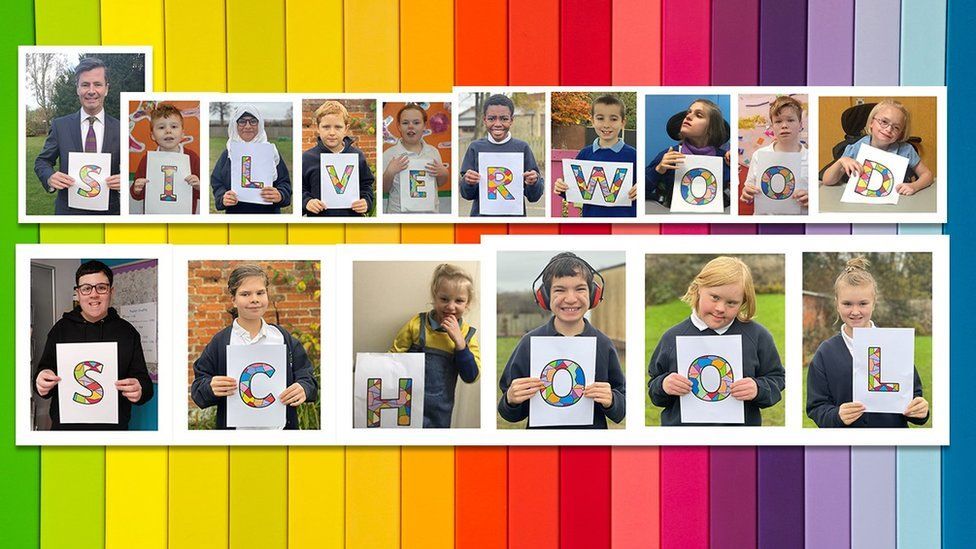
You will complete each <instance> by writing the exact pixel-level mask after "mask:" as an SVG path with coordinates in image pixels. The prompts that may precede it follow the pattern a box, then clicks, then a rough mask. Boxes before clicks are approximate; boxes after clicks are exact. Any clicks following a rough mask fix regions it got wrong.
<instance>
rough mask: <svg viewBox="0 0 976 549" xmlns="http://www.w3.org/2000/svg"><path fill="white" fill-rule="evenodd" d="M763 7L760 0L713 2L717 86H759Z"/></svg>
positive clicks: (713, 64) (714, 83) (713, 57)
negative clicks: (761, 9) (761, 12)
mask: <svg viewBox="0 0 976 549" xmlns="http://www.w3.org/2000/svg"><path fill="white" fill-rule="evenodd" d="M759 3H760V1H759V0H729V1H726V2H712V66H711V73H712V84H713V85H716V86H755V85H757V84H758V83H759V32H760V31H759ZM790 38H791V39H794V40H795V39H796V37H795V36H791V37H790Z"/></svg>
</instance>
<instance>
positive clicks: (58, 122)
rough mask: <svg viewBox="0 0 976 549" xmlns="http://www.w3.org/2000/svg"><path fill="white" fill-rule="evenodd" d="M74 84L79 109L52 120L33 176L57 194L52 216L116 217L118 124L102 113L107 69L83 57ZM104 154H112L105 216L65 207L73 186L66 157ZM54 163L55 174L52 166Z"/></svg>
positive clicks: (106, 181) (117, 211)
mask: <svg viewBox="0 0 976 549" xmlns="http://www.w3.org/2000/svg"><path fill="white" fill-rule="evenodd" d="M75 83H76V88H77V92H78V101H79V102H80V103H81V109H80V110H79V111H78V112H75V113H72V114H69V115H66V116H62V117H60V118H55V119H54V120H53V121H51V129H50V131H49V132H48V134H47V139H46V140H45V141H44V148H43V149H41V152H40V154H38V155H37V159H36V160H35V161H34V173H35V174H37V178H38V179H40V181H41V185H43V186H44V190H46V191H47V192H48V193H51V194H55V193H56V194H57V197H56V198H55V202H54V213H55V214H56V215H92V214H101V215H105V214H109V215H118V214H119V185H120V181H121V178H120V177H119V148H120V147H119V145H120V142H119V121H118V119H117V118H113V117H111V116H109V115H108V113H106V112H105V96H106V94H108V67H106V66H105V63H104V62H102V60H100V59H98V58H96V57H86V58H84V59H82V60H81V61H80V62H79V63H78V66H77V67H75ZM70 152H93V153H98V152H104V153H111V154H112V169H111V175H109V176H108V178H106V180H105V183H106V184H107V185H108V188H109V202H108V212H97V211H89V210H79V209H77V208H72V207H70V206H68V192H69V189H70V188H71V186H72V185H75V184H77V182H76V181H75V180H74V178H72V177H71V176H70V175H68V174H67V173H64V172H66V171H67V170H68V153H70ZM55 162H57V165H58V170H55V168H54V165H55Z"/></svg>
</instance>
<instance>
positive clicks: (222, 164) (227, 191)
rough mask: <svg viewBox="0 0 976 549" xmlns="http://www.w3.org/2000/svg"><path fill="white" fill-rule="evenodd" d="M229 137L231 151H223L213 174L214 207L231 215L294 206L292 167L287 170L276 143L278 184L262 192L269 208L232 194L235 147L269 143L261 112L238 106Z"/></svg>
mask: <svg viewBox="0 0 976 549" xmlns="http://www.w3.org/2000/svg"><path fill="white" fill-rule="evenodd" d="M227 134H228V139H227V148H226V149H224V150H223V151H221V153H220V158H218V159H217V163H216V164H215V165H214V169H213V173H212V174H210V186H211V188H212V190H213V196H214V206H215V207H216V208H217V209H218V210H225V211H226V212H227V213H229V214H245V213H270V214H276V213H280V212H281V208H284V207H285V206H288V205H289V204H291V178H290V177H289V176H288V166H285V163H284V162H283V161H282V160H281V156H280V155H279V154H278V147H277V146H275V144H274V143H271V146H272V147H274V165H275V170H276V175H275V180H274V184H273V185H272V186H271V187H264V188H263V189H261V198H263V199H265V200H267V201H268V202H269V204H252V203H250V202H239V201H238V200H237V193H235V192H234V191H232V190H231V189H232V188H233V187H231V181H230V172H231V170H230V156H229V152H230V145H231V143H268V133H267V132H266V131H265V130H264V117H262V116H261V112H260V111H258V108H257V107H256V106H254V105H251V104H241V105H237V106H236V107H234V112H233V113H232V114H231V117H230V123H229V124H228V125H227Z"/></svg>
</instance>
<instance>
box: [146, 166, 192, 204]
mask: <svg viewBox="0 0 976 549" xmlns="http://www.w3.org/2000/svg"><path fill="white" fill-rule="evenodd" d="M189 175H190V157H189V156H187V155H185V154H183V153H176V152H162V151H149V153H148V154H147V156H146V179H148V180H149V182H148V183H146V198H145V203H146V213H147V214H189V213H193V187H191V186H190V184H189V183H187V182H186V178H187V177H188V176H189Z"/></svg>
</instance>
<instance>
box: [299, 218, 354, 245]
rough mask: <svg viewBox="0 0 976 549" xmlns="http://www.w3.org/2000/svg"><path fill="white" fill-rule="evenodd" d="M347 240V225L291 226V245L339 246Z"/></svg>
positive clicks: (310, 224) (309, 224) (316, 224)
mask: <svg viewBox="0 0 976 549" xmlns="http://www.w3.org/2000/svg"><path fill="white" fill-rule="evenodd" d="M345 239H346V226H345V225H326V224H321V225H320V224H318V223H315V224H312V223H308V224H304V225H299V224H289V225H288V243H289V244H337V243H340V242H344V241H345Z"/></svg>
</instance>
